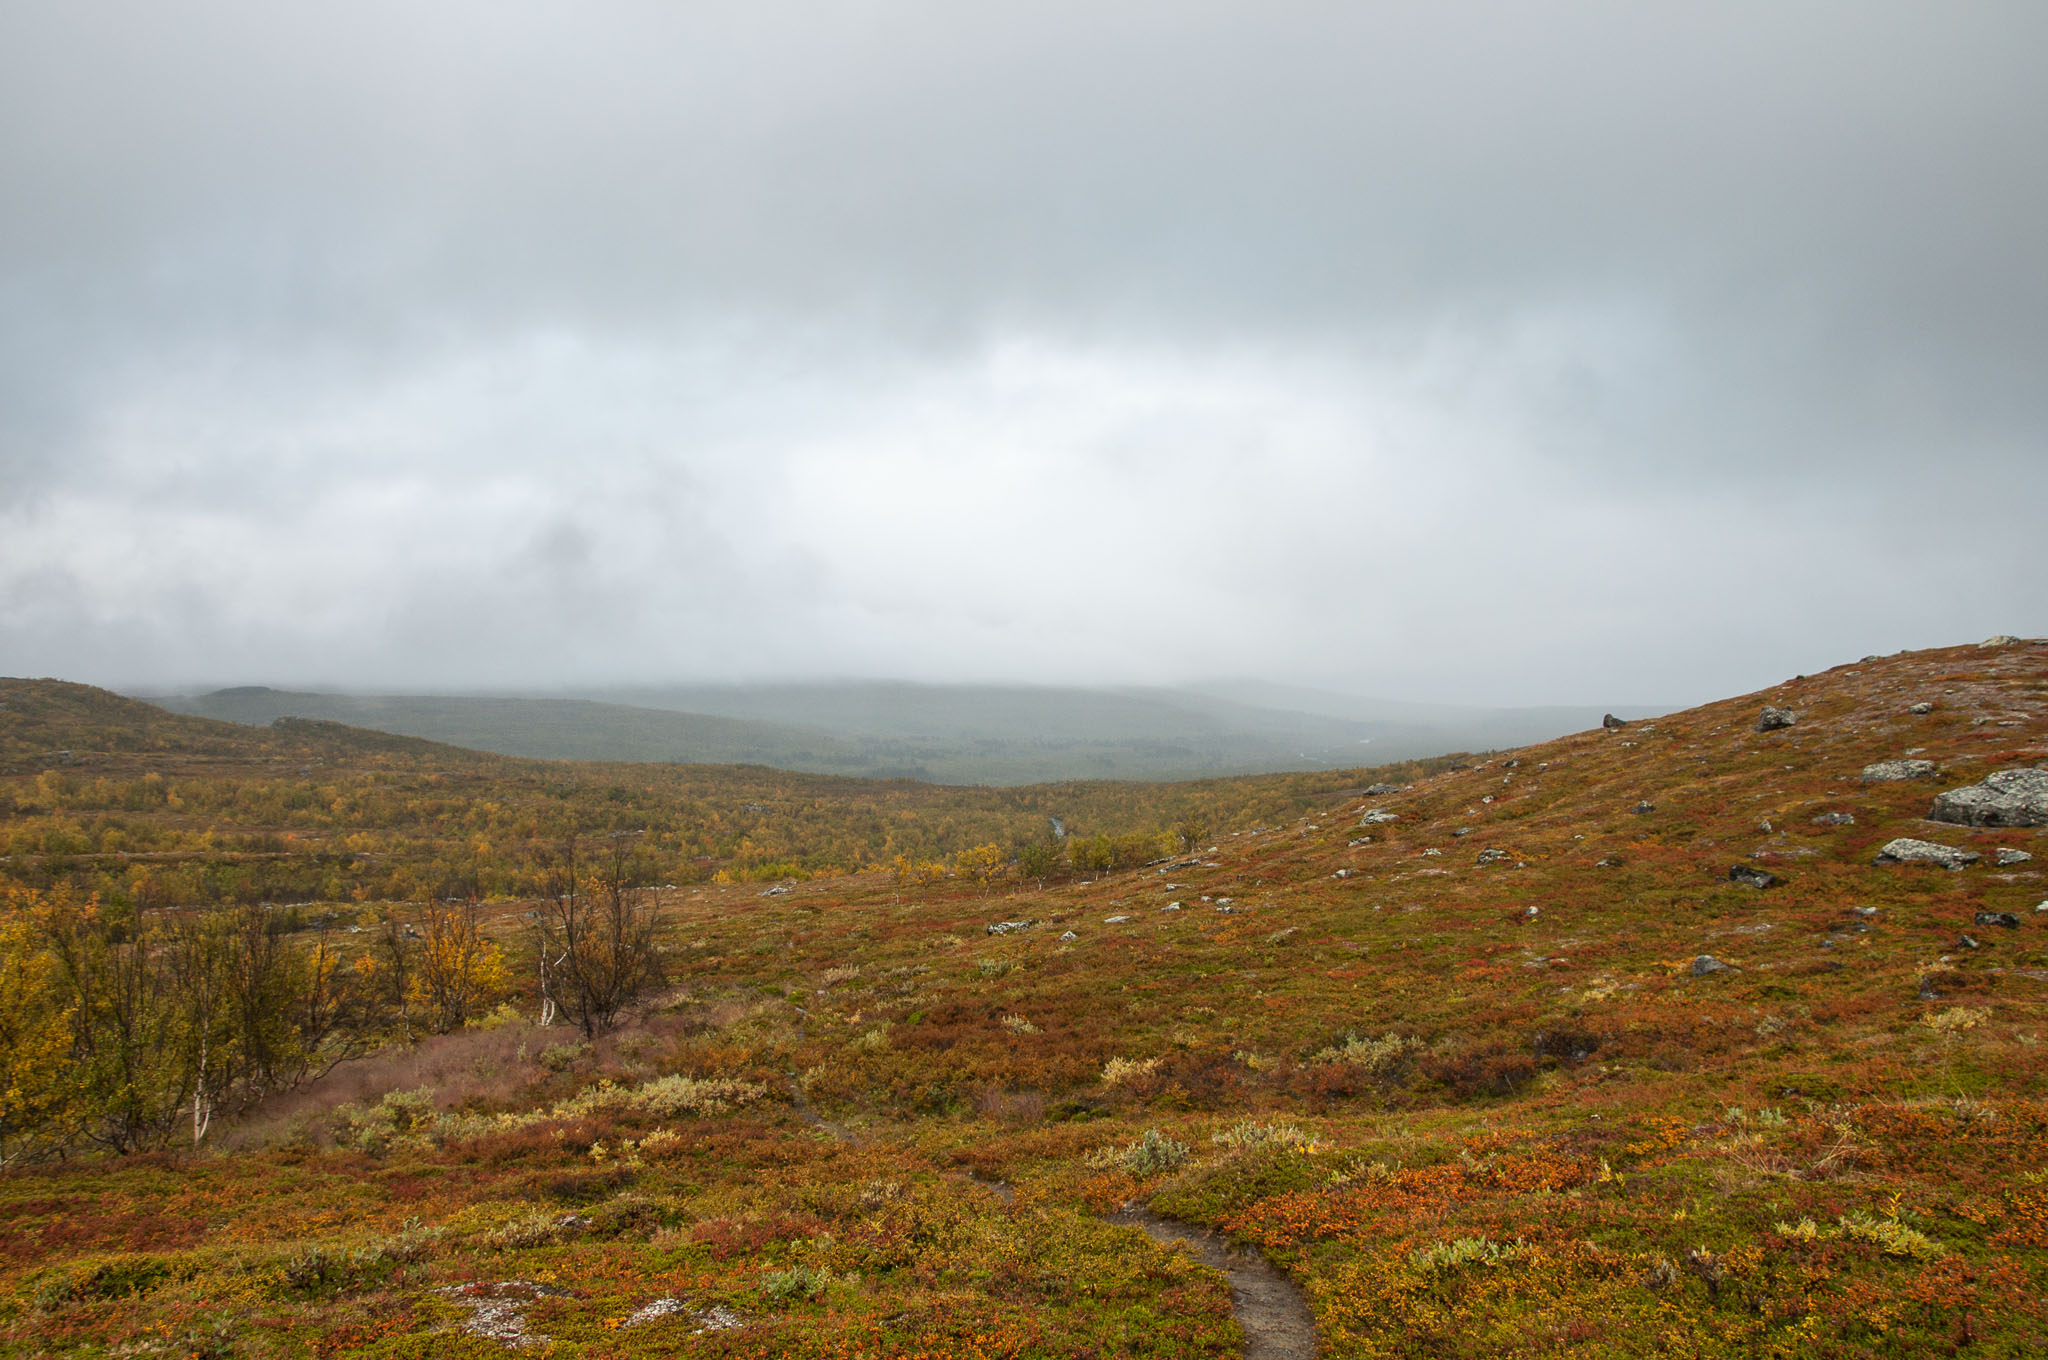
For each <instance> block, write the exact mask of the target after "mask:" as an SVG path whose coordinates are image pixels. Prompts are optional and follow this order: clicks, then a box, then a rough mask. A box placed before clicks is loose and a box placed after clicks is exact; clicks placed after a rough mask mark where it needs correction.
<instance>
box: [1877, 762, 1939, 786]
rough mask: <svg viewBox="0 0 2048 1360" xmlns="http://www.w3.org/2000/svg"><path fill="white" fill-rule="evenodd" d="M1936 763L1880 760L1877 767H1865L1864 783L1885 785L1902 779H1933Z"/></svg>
mask: <svg viewBox="0 0 2048 1360" xmlns="http://www.w3.org/2000/svg"><path fill="white" fill-rule="evenodd" d="M1932 778H1934V762H1933V761H1931V760H1880V761H1878V762H1877V764H1875V765H1865V766H1864V767H1863V782H1864V783H1866V784H1883V783H1889V782H1892V781H1894V780H1900V779H1932Z"/></svg>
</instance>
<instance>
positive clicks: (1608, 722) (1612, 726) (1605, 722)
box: [1600, 713, 1628, 732]
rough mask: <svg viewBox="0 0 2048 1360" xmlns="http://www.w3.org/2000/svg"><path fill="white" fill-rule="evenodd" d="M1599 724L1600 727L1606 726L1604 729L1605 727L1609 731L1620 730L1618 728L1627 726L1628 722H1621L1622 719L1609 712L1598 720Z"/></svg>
mask: <svg viewBox="0 0 2048 1360" xmlns="http://www.w3.org/2000/svg"><path fill="white" fill-rule="evenodd" d="M1600 725H1601V726H1602V727H1604V728H1606V729H1607V730H1608V731H1610V732H1619V731H1620V730H1621V729H1622V728H1624V727H1627V726H1628V724H1627V723H1625V722H1623V721H1622V720H1621V719H1619V718H1617V717H1615V716H1614V715H1613V714H1612V713H1610V714H1608V715H1607V716H1606V717H1604V718H1602V719H1601V720H1600Z"/></svg>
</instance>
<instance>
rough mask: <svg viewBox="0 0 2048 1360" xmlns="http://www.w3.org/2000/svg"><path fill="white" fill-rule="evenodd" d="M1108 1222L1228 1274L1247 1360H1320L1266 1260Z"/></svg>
mask: <svg viewBox="0 0 2048 1360" xmlns="http://www.w3.org/2000/svg"><path fill="white" fill-rule="evenodd" d="M797 1014H798V1015H799V1016H800V1017H803V1018H804V1019H808V1014H807V1013H806V1012H805V1011H804V1010H803V1009H802V1008H801V1007H799V1008H798V1009H797ZM797 1026H798V1028H797V1033H798V1035H799V1036H801V1035H802V1033H803V1019H799V1020H798V1022H797ZM784 1080H785V1082H786V1083H787V1086H788V1089H789V1096H790V1100H791V1101H792V1102H793V1103H794V1104H795V1106H796V1112H797V1115H798V1116H799V1117H800V1118H802V1120H803V1121H804V1122H805V1123H806V1124H809V1125H810V1126H811V1127H812V1128H814V1129H818V1130H821V1131H822V1132H824V1133H827V1134H830V1135H831V1136H832V1137H834V1138H837V1139H838V1140H839V1141H840V1142H842V1143H855V1144H857V1143H858V1142H859V1141H860V1140H859V1139H857V1138H855V1137H854V1135H853V1133H852V1131H851V1130H849V1129H847V1128H846V1127H845V1126H843V1125H840V1124H835V1123H833V1122H832V1121H831V1120H829V1119H826V1118H825V1117H824V1116H823V1115H821V1114H819V1113H818V1112H817V1111H816V1110H814V1109H812V1108H811V1102H810V1101H809V1100H807V1099H805V1098H804V1088H803V1085H802V1083H801V1081H800V1080H799V1078H798V1077H797V1074H796V1073H795V1072H790V1073H788V1074H787V1075H786V1076H785V1078H784ZM966 1178H967V1179H968V1180H969V1181H971V1182H973V1183H974V1184H976V1185H979V1186H982V1187H984V1188H985V1189H989V1190H993V1191H995V1192H996V1194H997V1195H999V1196H1000V1197H1001V1198H1002V1200H1003V1202H1004V1203H1005V1204H1014V1203H1016V1201H1017V1191H1016V1190H1015V1188H1014V1187H1012V1186H1011V1185H1009V1184H1008V1183H1007V1182H1004V1181H999V1180H995V1179H993V1178H989V1177H982V1176H977V1175H975V1174H974V1173H973V1172H972V1171H969V1172H967V1173H966ZM1108 1221H1109V1222H1111V1223H1116V1224H1120V1225H1122V1226H1123V1227H1127V1228H1136V1229H1138V1230H1139V1231H1141V1232H1143V1233H1144V1234H1145V1235H1146V1236H1147V1237H1149V1238H1151V1239H1152V1240H1153V1241H1154V1242H1158V1243H1160V1244H1162V1245H1171V1244H1172V1243H1175V1242H1178V1243H1182V1244H1183V1245H1185V1246H1186V1247H1187V1249H1188V1254H1189V1255H1190V1256H1192V1257H1194V1258H1195V1259H1196V1260H1197V1261H1200V1262H1201V1263H1202V1264H1203V1265H1205V1266H1208V1267H1209V1268H1210V1269H1211V1270H1218V1271H1221V1272H1222V1273H1223V1277H1224V1278H1225V1279H1227V1280H1229V1281H1230V1307H1231V1311H1232V1312H1234V1313H1235V1314H1236V1315H1237V1325H1238V1327H1239V1328H1241V1329H1242V1330H1243V1332H1244V1360H1315V1353H1316V1319H1315V1314H1314V1313H1313V1312H1312V1311H1310V1309H1309V1306H1308V1300H1307V1299H1305V1298H1303V1297H1302V1293H1301V1289H1300V1287H1299V1286H1298V1285H1296V1284H1295V1283H1294V1281H1292V1280H1290V1279H1288V1278H1287V1276H1286V1275H1284V1274H1282V1273H1281V1272H1280V1270H1279V1269H1278V1268H1276V1267H1275V1266H1274V1265H1273V1263H1272V1262H1271V1261H1268V1260H1267V1259H1266V1258H1265V1257H1264V1256H1262V1255H1260V1254H1259V1253H1258V1252H1256V1251H1246V1250H1242V1249H1240V1248H1237V1247H1233V1246H1231V1245H1230V1243H1229V1242H1228V1241H1226V1240H1225V1239H1224V1238H1222V1237H1220V1236H1218V1235H1217V1234H1216V1233H1214V1232H1212V1231H1210V1230H1209V1229H1207V1228H1198V1227H1196V1226H1195V1225H1194V1224H1192V1223H1182V1222H1180V1221H1179V1220H1178V1219H1172V1218H1163V1217H1161V1216H1160V1215H1158V1214H1155V1213H1153V1212H1152V1211H1151V1210H1150V1209H1145V1208H1140V1207H1138V1206H1135V1205H1130V1206H1126V1207H1125V1208H1122V1209H1119V1210H1118V1211H1117V1212H1115V1213H1113V1214H1110V1215H1109V1216H1108Z"/></svg>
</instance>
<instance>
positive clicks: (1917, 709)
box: [1906, 699, 1934, 718]
mask: <svg viewBox="0 0 2048 1360" xmlns="http://www.w3.org/2000/svg"><path fill="white" fill-rule="evenodd" d="M1906 711H1907V712H1908V713H1917V714H1919V715H1920V716H1921V717H1923V718H1924V717H1926V716H1927V715H1928V714H1929V713H1932V712H1933V711H1934V705H1933V704H1931V703H1929V702H1928V701H1927V700H1925V699H1922V700H1921V701H1920V702H1919V703H1917V704H1914V705H1913V706H1912V707H1911V708H1909V709H1907V710H1906Z"/></svg>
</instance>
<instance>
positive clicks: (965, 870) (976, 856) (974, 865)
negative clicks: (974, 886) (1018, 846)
mask: <svg viewBox="0 0 2048 1360" xmlns="http://www.w3.org/2000/svg"><path fill="white" fill-rule="evenodd" d="M953 866H954V868H955V869H957V870H958V871H959V872H960V873H962V874H965V875H966V876H967V877H969V878H971V879H973V880H974V881H975V882H976V883H978V884H980V885H981V890H982V891H983V892H987V891H988V890H989V886H990V885H991V884H993V883H994V882H995V881H996V880H997V879H999V878H1001V877H1002V876H1003V872H1004V870H1005V869H1006V868H1008V865H1007V864H1006V863H1005V862H1004V860H1003V852H1002V849H1001V847H999V846H996V845H993V844H991V845H977V846H975V847H974V848H973V849H971V850H962V851H961V852H960V853H959V855H957V856H956V857H955V858H954V860H953Z"/></svg>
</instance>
